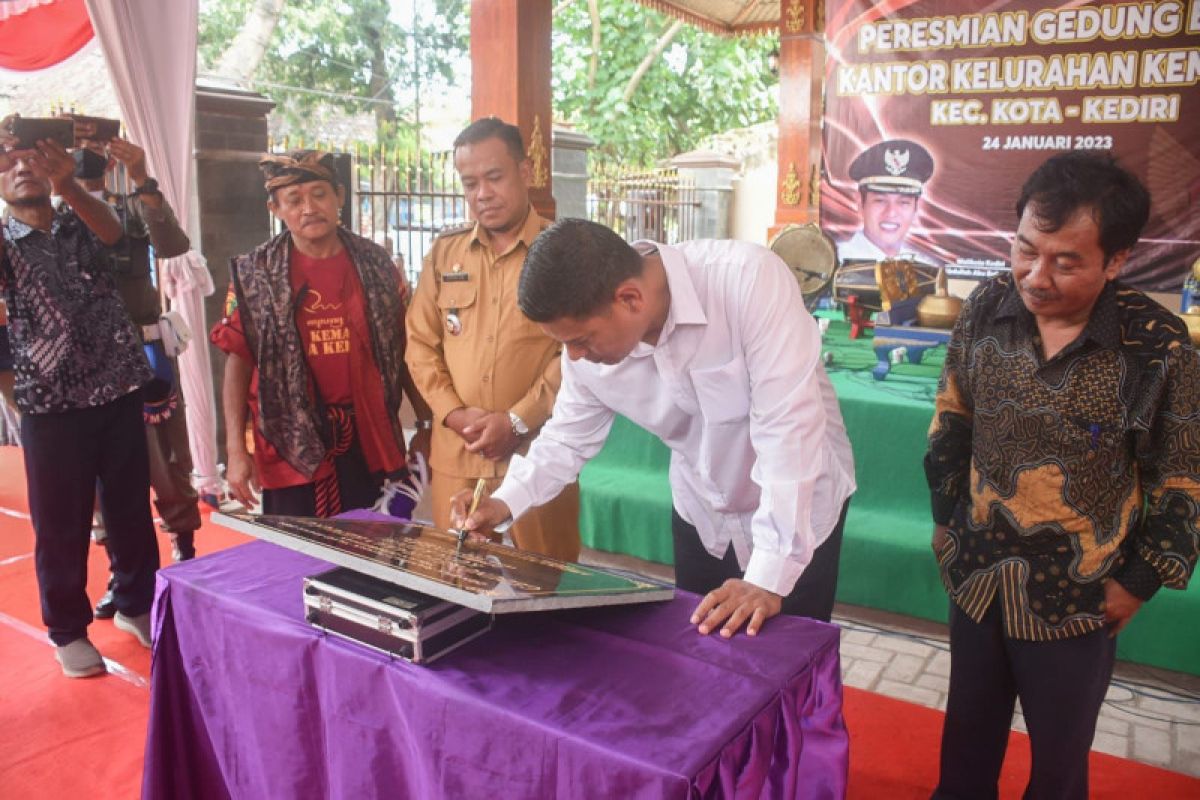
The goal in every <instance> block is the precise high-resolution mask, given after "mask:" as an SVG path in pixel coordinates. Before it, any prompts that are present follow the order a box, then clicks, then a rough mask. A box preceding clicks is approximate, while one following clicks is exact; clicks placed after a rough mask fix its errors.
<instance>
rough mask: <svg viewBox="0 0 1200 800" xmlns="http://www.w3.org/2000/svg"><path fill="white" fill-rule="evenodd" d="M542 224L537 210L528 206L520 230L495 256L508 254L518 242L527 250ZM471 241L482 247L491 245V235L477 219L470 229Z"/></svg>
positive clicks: (543, 221) (539, 231)
mask: <svg viewBox="0 0 1200 800" xmlns="http://www.w3.org/2000/svg"><path fill="white" fill-rule="evenodd" d="M544 225H545V220H543V219H542V217H541V215H540V214H538V212H537V210H536V209H535V208H534V207H533V206H530V207H529V213H527V214H526V215H525V222H523V223H522V224H521V230H520V231H519V232H518V233H517V238H516V239H515V240H514V241H513V243H512V244H511V245H510V246H509V248H508V249H507V250H505V251H504V252H503V253H496V257H497V258H499V257H501V256H506V255H508V254H509V253H511V252H512V251H513V250H514V249H516V247H517V245H518V244H524V245H525V249H526V250H528V249H529V246H530V245H531V244H533V240H534V239H536V238H537V236H538V234H539V233H541V232H542V227H543V226H544ZM471 241H472V242H473V243H474V242H477V243H479V244H481V245H483V246H484V247H491V246H492V239H491V237H490V236H489V235H488V232H487V230H485V229H484V227H483V226H482V225H480V224H479V222H478V221H477V222H476V223H475V227H474V228H473V229H472V230H471Z"/></svg>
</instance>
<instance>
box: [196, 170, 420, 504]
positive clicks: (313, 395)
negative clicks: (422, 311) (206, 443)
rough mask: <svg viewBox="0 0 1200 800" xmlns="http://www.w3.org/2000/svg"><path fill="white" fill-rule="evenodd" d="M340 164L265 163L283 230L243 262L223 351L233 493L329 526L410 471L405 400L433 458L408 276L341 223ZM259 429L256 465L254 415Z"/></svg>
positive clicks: (215, 336) (224, 325) (223, 331)
mask: <svg viewBox="0 0 1200 800" xmlns="http://www.w3.org/2000/svg"><path fill="white" fill-rule="evenodd" d="M331 162H332V158H331V156H330V155H329V154H325V153H320V152H316V151H296V152H293V153H290V154H288V155H283V156H268V157H266V158H264V159H263V161H262V162H261V166H262V168H263V172H264V174H265V175H266V176H267V182H266V188H267V191H268V192H269V193H270V200H269V202H268V204H267V205H268V207H269V208H270V209H271V213H273V214H274V215H275V216H276V217H278V218H279V219H280V220H281V221H282V222H283V223H284V225H285V227H286V230H285V231H284V232H283V233H281V234H279V235H278V236H276V237H274V238H272V239H271V240H270V241H268V242H266V243H264V244H262V245H260V246H259V247H258V248H256V249H255V250H253V251H252V252H250V253H248V254H246V255H244V256H239V257H238V258H236V259H234V261H233V265H232V282H231V285H230V289H229V297H228V300H227V303H226V314H225V318H224V319H222V320H221V321H220V322H219V323H217V325H215V326H214V327H213V330H212V333H211V336H210V338H211V340H212V342H213V344H215V345H216V346H217V347H219V348H220V349H221V350H223V351H225V352H226V353H227V354H228V356H229V358H228V360H227V361H226V365H225V381H224V387H223V389H222V405H223V408H224V413H225V430H226V450H227V451H228V456H227V459H228V467H227V469H226V475H225V477H226V481H227V483H228V484H229V490H230V494H231V495H232V496H233V497H234V499H236V500H238V501H240V502H241V503H242V504H243V505H245V506H247V507H250V506H252V505H253V504H254V500H255V498H254V492H255V491H257V490H258V489H259V488H260V487H261V490H262V500H263V511H264V513H267V514H287V515H293V516H331V515H333V514H336V513H339V512H340V511H342V510H344V509H350V508H361V507H365V506H370V505H373V504H374V503H375V501H376V500H377V499H378V498H379V496H380V490H381V487H382V484H383V481H384V480H385V479H389V478H391V479H395V478H402V477H404V475H405V473H406V466H405V461H406V459H405V446H404V441H403V437H402V432H401V428H400V420H399V408H400V402H401V391H403V393H404V394H407V395H408V398H409V401H410V402H411V403H412V405H413V409H414V411H415V412H416V414H417V419H418V422H417V425H418V432H417V435H416V436H415V437H414V439H413V442H412V446H413V447H414V449H416V450H417V451H419V452H422V454H423V455H424V456H425V457H428V454H429V422H428V421H429V419H430V417H431V413H430V411H429V407H428V406H427V405H426V404H425V402H424V400H422V399H421V396H420V394H419V393H418V392H417V390H416V388H415V387H414V386H413V383H412V380H411V378H410V377H409V374H408V369H407V367H406V366H405V365H404V305H403V302H402V300H401V295H400V283H401V277H400V275H399V274H398V273H397V271H396V269H395V267H394V265H393V264H392V261H391V258H390V256H389V254H388V253H387V252H386V251H385V250H383V248H381V247H379V246H378V245H376V244H374V243H372V242H370V241H369V240H367V239H364V238H363V237H361V236H357V235H355V234H353V233H350V232H349V231H346V230H343V229H341V228H340V227H339V226H338V219H339V211H340V209H341V205H342V202H343V201H344V198H345V190H344V189H343V188H342V187H340V186H339V185H338V182H337V177H336V173H335V172H334V170H333V168H332V163H331ZM247 408H249V409H250V413H251V415H252V418H253V421H254V454H253V458H251V455H250V453H249V451H248V449H247V447H246V442H245V436H244V431H245V426H246V409H247Z"/></svg>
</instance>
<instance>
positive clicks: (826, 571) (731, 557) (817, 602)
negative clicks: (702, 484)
mask: <svg viewBox="0 0 1200 800" xmlns="http://www.w3.org/2000/svg"><path fill="white" fill-rule="evenodd" d="M849 508H850V501H849V500H847V501H846V502H845V504H844V505H842V514H841V516H840V517H839V518H838V522H837V526H836V527H834V529H833V532H832V533H830V534H829V538H828V539H826V540H825V541H824V542H822V543H821V545H820V546H819V547H817V549H816V550H815V551H814V552H813V557H812V561H810V562H809V564H808V567H806V568H805V570H804V572H803V573H801V575H800V580H798V581H796V586H795V588H793V589H792V592H791V594H789V595H788V596H786V597H784V598H783V608H782V610H781V613H783V614H788V615H791V616H794V617H809V618H811V619H819V620H821V621H823V622H829V618H830V617H832V616H833V597H834V595H835V594H836V593H837V579H838V559H839V558H840V557H841V554H842V529H843V528H844V527H845V526H846V511H847V510H849ZM671 536H672V538H673V539H674V540H675V585H676V586H677V587H678V588H680V589H683V590H685V591H688V592H692V593H693V594H699V595H705V594H708V593H709V592H711V591H712V590H713V589H716V588H717V587H718V586H720V585H721V584H723V583H725V581H727V580H729V579H730V578H741V577H742V569H741V567H739V566H738V563H737V555H736V554H735V553H734V552H733V545H732V544H731V545H729V548H728V549H727V550H726V551H725V557H724V558H716V557H715V556H712V555H710V554H709V552H708V551H707V550H705V549H704V545H703V544H701V542H700V534H699V533H697V532H696V528H695V527H694V526H692V525H690V524H688V523H687V522H686V521H685V520H684V519H683V517H681V516H679V512H677V511H676V510H675V509H674V508H672V509H671Z"/></svg>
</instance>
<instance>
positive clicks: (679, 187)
mask: <svg viewBox="0 0 1200 800" xmlns="http://www.w3.org/2000/svg"><path fill="white" fill-rule="evenodd" d="M699 208H700V200H699V195H698V193H697V192H696V187H695V186H694V185H693V184H692V183H691V182H690V181H688V180H685V179H684V178H681V177H680V176H679V173H678V172H677V171H676V170H675V169H652V170H636V171H630V170H628V169H627V168H623V167H621V166H619V165H613V164H608V163H605V162H599V161H594V162H592V163H591V164H590V165H589V177H588V216H589V217H590V218H591V219H592V220H594V221H595V222H599V223H602V224H604V225H607V226H608V227H610V228H612V229H613V230H615V231H616V232H617V233H619V234H621V236H623V237H624V238H625V240H626V241H630V242H632V241H636V240H638V239H651V240H653V241H656V242H661V243H663V244H674V243H676V242H682V241H685V240H687V239H693V238H695V233H696V217H697V214H698V211H699Z"/></svg>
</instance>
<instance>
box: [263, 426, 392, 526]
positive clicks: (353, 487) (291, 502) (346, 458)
mask: <svg viewBox="0 0 1200 800" xmlns="http://www.w3.org/2000/svg"><path fill="white" fill-rule="evenodd" d="M333 467H334V470H335V471H336V473H337V480H338V492H339V493H340V494H341V497H342V511H351V510H353V509H356V508H370V507H371V506H373V505H375V503H376V501H378V500H379V496H380V494H381V492H382V491H383V476H382V475H372V474H371V471H370V469H368V468H367V460H366V458H364V457H363V454H362V448H360V447H359V445H358V439H357V437H356V438H355V440H354V443H353V444H351V445H350V449H349V450H347V451H346V452H345V453H343V454H342V455H340V456H337V457H336V458H334V460H333ZM262 504H263V513H264V514H275V515H279V516H285V517H315V516H316V515H317V484H316V483H302V484H300V485H299V486H288V487H286V488H284V489H263V493H262Z"/></svg>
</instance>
